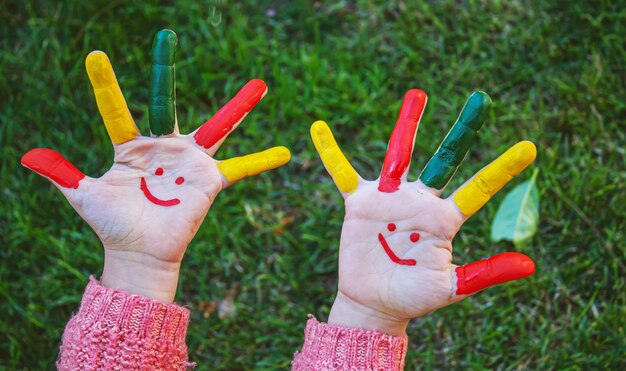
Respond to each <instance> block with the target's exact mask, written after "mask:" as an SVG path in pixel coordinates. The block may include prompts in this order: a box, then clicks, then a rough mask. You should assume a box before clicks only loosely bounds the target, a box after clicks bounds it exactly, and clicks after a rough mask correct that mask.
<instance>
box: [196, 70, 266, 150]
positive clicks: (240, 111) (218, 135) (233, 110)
mask: <svg viewBox="0 0 626 371" xmlns="http://www.w3.org/2000/svg"><path fill="white" fill-rule="evenodd" d="M265 93H267V85H265V82H263V80H259V79H255V80H250V81H249V82H248V83H247V84H246V85H245V86H244V87H243V88H242V89H241V90H239V92H238V93H237V95H235V97H234V98H233V99H231V100H230V101H229V102H228V103H226V105H225V106H224V107H222V108H220V110H219V111H217V113H216V114H215V115H213V117H211V118H210V119H209V120H208V121H207V122H205V123H204V124H202V126H201V127H200V128H199V129H198V130H197V131H196V133H195V134H194V138H195V140H196V143H197V144H198V145H199V146H201V147H204V148H206V149H208V150H209V154H210V155H212V154H213V153H215V152H216V151H217V149H218V148H219V145H220V144H221V143H222V141H223V140H224V139H226V136H227V135H228V134H229V133H230V132H231V131H233V130H234V129H235V128H236V127H237V126H238V125H239V123H240V122H241V120H243V118H244V117H246V115H247V114H248V112H250V111H251V110H252V108H254V106H256V104H257V103H259V101H260V100H261V98H263V96H264V95H265Z"/></svg>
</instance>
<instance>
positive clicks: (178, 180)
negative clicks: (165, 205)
mask: <svg viewBox="0 0 626 371" xmlns="http://www.w3.org/2000/svg"><path fill="white" fill-rule="evenodd" d="M184 182H185V178H183V177H182V176H179V177H178V178H176V184H178V185H181V184H183V183H184Z"/></svg>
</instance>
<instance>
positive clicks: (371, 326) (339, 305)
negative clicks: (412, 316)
mask: <svg viewBox="0 0 626 371" xmlns="http://www.w3.org/2000/svg"><path fill="white" fill-rule="evenodd" d="M328 323H329V324H332V325H339V326H344V327H353V328H361V329H364V330H374V331H378V332H381V333H384V334H388V335H393V336H405V335H406V326H407V325H408V323H409V320H408V319H401V318H397V317H395V316H393V315H390V314H387V313H384V312H383V311H379V310H376V309H372V308H370V307H367V306H365V305H362V304H360V303H357V302H356V301H354V300H352V299H350V298H349V297H347V296H346V295H344V294H342V293H341V292H338V293H337V297H336V298H335V302H334V303H333V306H332V308H331V310H330V315H329V316H328Z"/></svg>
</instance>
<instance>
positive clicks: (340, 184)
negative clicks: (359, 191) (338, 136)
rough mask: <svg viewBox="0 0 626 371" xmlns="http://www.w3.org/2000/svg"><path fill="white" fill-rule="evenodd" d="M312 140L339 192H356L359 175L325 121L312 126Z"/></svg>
mask: <svg viewBox="0 0 626 371" xmlns="http://www.w3.org/2000/svg"><path fill="white" fill-rule="evenodd" d="M311 138H312V139H313V144H314V145H315V149H316V150H317V153H319V155H320V158H321V159H322V162H323V163H324V166H326V170H328V173H329V174H330V176H332V177H333V180H334V181H335V184H336V185H337V188H339V191H340V192H342V193H352V192H354V191H355V190H356V188H357V186H358V184H359V175H358V174H357V172H356V171H355V170H354V168H353V167H352V165H350V162H349V161H348V159H347V158H346V156H344V154H343V152H341V149H339V146H338V145H337V142H336V141H335V138H334V137H333V133H332V132H331V131H330V128H329V127H328V125H327V124H326V123H325V122H324V121H316V122H314V123H313V125H311Z"/></svg>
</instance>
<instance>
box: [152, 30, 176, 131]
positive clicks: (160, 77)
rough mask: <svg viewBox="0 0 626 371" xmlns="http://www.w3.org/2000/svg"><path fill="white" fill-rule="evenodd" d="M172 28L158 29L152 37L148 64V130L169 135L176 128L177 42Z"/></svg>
mask: <svg viewBox="0 0 626 371" xmlns="http://www.w3.org/2000/svg"><path fill="white" fill-rule="evenodd" d="M177 42H178V39H177V38H176V34H175V33H174V31H172V30H161V31H159V32H158V33H157V34H156V36H154V43H153V44H152V65H151V67H150V104H149V105H148V113H149V116H150V131H151V132H152V134H154V135H168V134H171V133H173V132H175V131H177V127H176V92H175V81H176V73H175V67H174V63H175V61H176V43H177Z"/></svg>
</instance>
